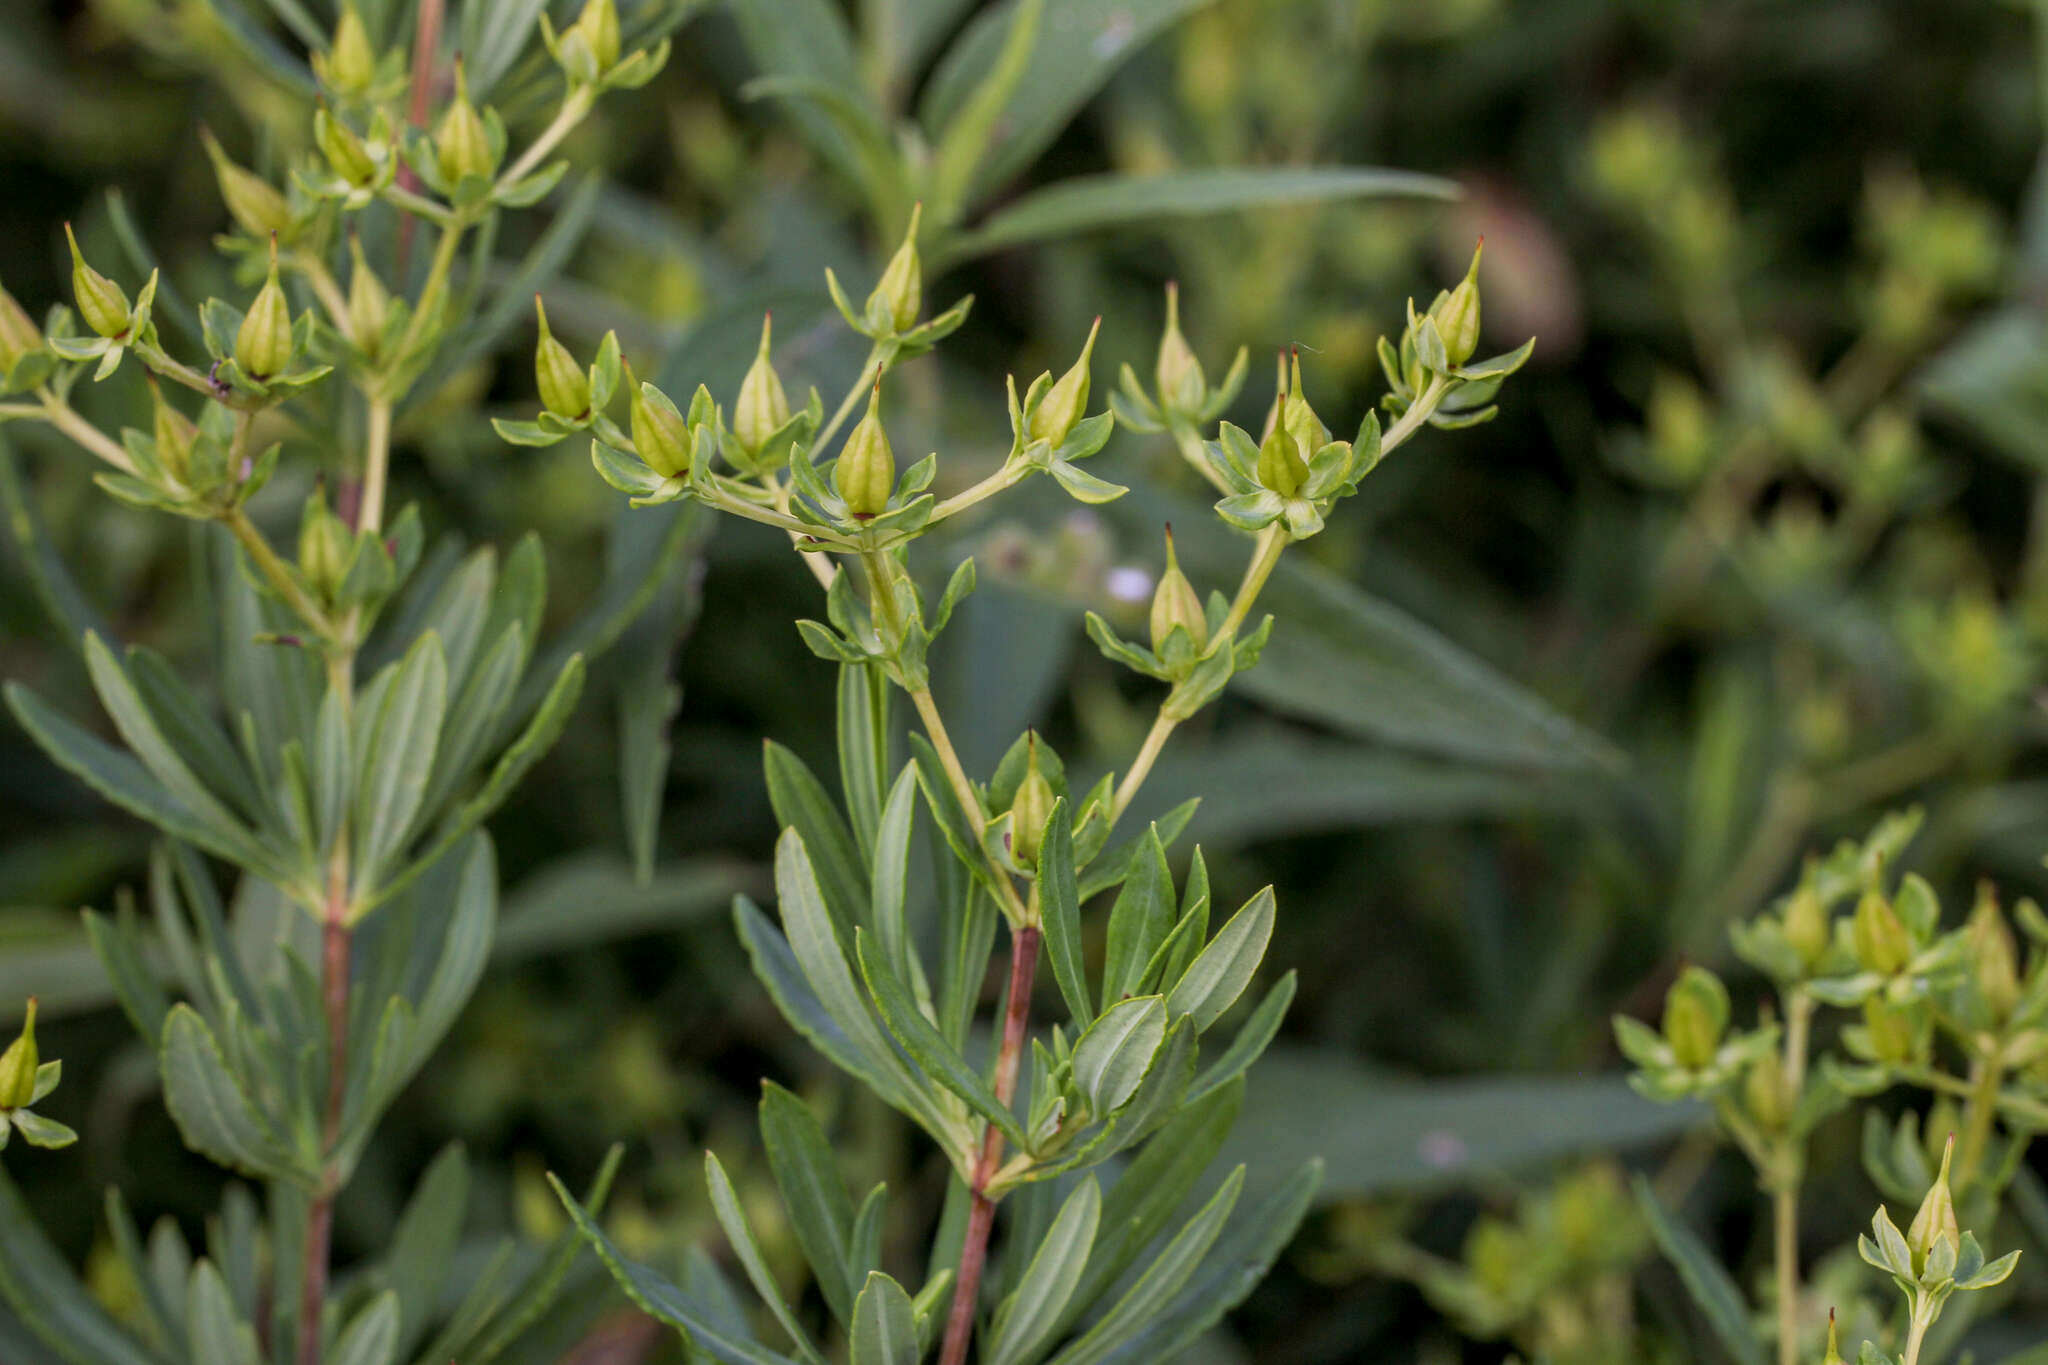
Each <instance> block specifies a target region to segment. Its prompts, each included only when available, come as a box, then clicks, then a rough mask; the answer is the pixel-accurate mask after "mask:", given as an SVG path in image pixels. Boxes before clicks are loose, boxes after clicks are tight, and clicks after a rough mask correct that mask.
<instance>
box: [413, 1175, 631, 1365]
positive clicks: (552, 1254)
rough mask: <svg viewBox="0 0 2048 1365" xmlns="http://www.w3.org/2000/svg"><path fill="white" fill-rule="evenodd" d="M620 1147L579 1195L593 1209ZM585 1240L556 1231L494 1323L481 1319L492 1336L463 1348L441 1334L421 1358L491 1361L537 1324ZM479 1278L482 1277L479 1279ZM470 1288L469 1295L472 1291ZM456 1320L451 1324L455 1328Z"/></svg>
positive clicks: (469, 1363) (479, 1325) (474, 1363)
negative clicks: (551, 1240) (440, 1338)
mask: <svg viewBox="0 0 2048 1365" xmlns="http://www.w3.org/2000/svg"><path fill="white" fill-rule="evenodd" d="M625 1152H626V1149H625V1147H624V1146H622V1145H620V1144H618V1143H614V1144H612V1146H611V1148H610V1149H609V1150H608V1151H606V1152H605V1156H604V1162H603V1164H602V1165H600V1166H599V1167H598V1169H597V1175H596V1176H595V1177H594V1178H593V1179H592V1180H591V1182H590V1192H589V1193H588V1194H586V1195H584V1196H583V1203H584V1206H585V1207H586V1208H588V1209H590V1210H591V1211H592V1212H593V1213H594V1212H596V1211H598V1210H600V1209H602V1208H603V1207H604V1202H605V1200H606V1198H608V1197H609V1196H610V1194H611V1189H612V1180H613V1178H614V1177H616V1176H617V1175H618V1173H619V1162H620V1160H621V1159H622V1158H623V1157H624V1156H625ZM582 1246H583V1238H582V1236H581V1235H580V1234H579V1232H578V1231H577V1229H576V1228H574V1227H569V1228H564V1229H563V1230H562V1231H561V1232H560V1233H559V1234H557V1235H556V1237H555V1240H554V1243H553V1245H552V1246H550V1247H549V1249H548V1253H547V1255H545V1256H544V1257H542V1258H541V1260H540V1262H539V1263H538V1264H536V1265H535V1266H534V1267H533V1269H532V1271H531V1272H530V1273H528V1274H527V1276H526V1277H525V1278H524V1279H523V1280H521V1281H520V1282H519V1284H518V1285H516V1286H515V1287H514V1288H513V1290H512V1292H511V1293H509V1294H508V1295H507V1296H506V1298H505V1300H504V1302H505V1303H506V1304H508V1305H509V1307H508V1308H507V1309H506V1311H505V1312H503V1313H502V1314H496V1315H495V1320H494V1321H489V1322H487V1321H486V1320H483V1319H479V1320H478V1321H477V1322H476V1324H475V1325H476V1329H477V1330H478V1331H481V1330H482V1329H483V1328H484V1327H485V1326H487V1325H488V1326H490V1327H491V1332H490V1335H489V1336H487V1337H485V1338H484V1339H483V1340H482V1342H481V1343H479V1344H478V1345H477V1346H475V1347H473V1348H469V1349H467V1350H465V1349H464V1348H465V1346H467V1342H468V1337H467V1336H460V1337H455V1336H452V1335H451V1334H450V1333H447V1332H444V1333H443V1337H444V1338H447V1339H442V1340H437V1341H436V1342H435V1343H434V1345H435V1346H436V1347H439V1348H440V1349H437V1350H429V1351H425V1352H423V1353H422V1354H421V1356H420V1359H422V1360H427V1361H440V1360H457V1359H459V1360H461V1361H462V1362H463V1365H490V1362H491V1361H492V1360H494V1359H496V1358H497V1357H498V1356H499V1355H500V1354H502V1353H503V1352H504V1351H505V1350H506V1349H507V1348H508V1347H510V1346H511V1345H512V1344H513V1343H514V1342H517V1341H520V1340H522V1339H523V1338H524V1337H525V1336H526V1334H527V1331H528V1330H529V1329H530V1328H532V1327H533V1326H534V1324H535V1323H537V1322H539V1321H540V1319H541V1317H542V1316H543V1315H544V1314H545V1313H546V1312H547V1311H548V1309H549V1308H550V1307H551V1306H552V1305H553V1304H554V1302H555V1299H556V1297H557V1296H558V1295H559V1294H560V1293H561V1290H562V1283H563V1281H564V1280H566V1279H567V1278H568V1276H569V1271H570V1268H571V1267H572V1266H574V1264H575V1263H576V1257H577V1253H578V1252H579V1251H580V1250H581V1249H582ZM480 1278H481V1277H480ZM475 1292H476V1291H475V1290H474V1289H472V1290H471V1293H472V1295H474V1294H475ZM454 1325H455V1324H454V1323H453V1322H451V1323H450V1326H451V1327H453V1326H454Z"/></svg>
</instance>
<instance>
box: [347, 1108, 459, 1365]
mask: <svg viewBox="0 0 2048 1365" xmlns="http://www.w3.org/2000/svg"><path fill="white" fill-rule="evenodd" d="M468 1205H469V1163H468V1161H467V1159H466V1158H465V1157H464V1155H463V1151H462V1144H461V1143H459V1142H451V1143H449V1144H448V1145H447V1146H446V1147H443V1148H442V1149H441V1154H440V1155H439V1156H437V1157H435V1158H434V1160H433V1163H432V1164H431V1165H429V1166H428V1167H427V1170H426V1174H425V1175H424V1176H422V1177H421V1178H420V1182H419V1184H418V1186H417V1187H416V1188H415V1189H414V1190H413V1194H412V1198H411V1199H409V1200H407V1201H406V1205H405V1212H404V1213H403V1214H401V1215H400V1216H399V1219H398V1226H397V1227H396V1228H395V1229H393V1230H392V1234H391V1245H390V1249H389V1250H387V1251H386V1252H385V1254H384V1266H383V1270H382V1273H381V1278H382V1280H383V1283H384V1285H385V1286H386V1288H387V1289H389V1290H391V1291H392V1292H393V1294H394V1295H395V1298H394V1300H393V1306H394V1308H395V1310H396V1312H395V1315H394V1318H393V1322H392V1352H391V1353H392V1354H394V1355H395V1354H397V1353H398V1352H399V1351H400V1350H403V1349H405V1348H406V1347H408V1346H410V1345H411V1344H412V1343H413V1342H414V1341H416V1340H417V1339H418V1338H419V1335H420V1333H421V1332H422V1331H424V1330H425V1328H426V1325H427V1322H428V1319H429V1317H430V1315H431V1314H432V1312H433V1310H434V1307H435V1305H436V1303H437V1302H438V1296H439V1294H440V1292H441V1285H442V1282H443V1281H444V1280H446V1278H447V1275H448V1268H449V1265H450V1263H451V1261H452V1259H453V1257H454V1255H455V1248H456V1244H457V1242H458V1241H459V1240H460V1238H461V1235H462V1216H463V1213H464V1211H465V1210H466V1209H467V1208H468ZM351 1330H353V1329H351Z"/></svg>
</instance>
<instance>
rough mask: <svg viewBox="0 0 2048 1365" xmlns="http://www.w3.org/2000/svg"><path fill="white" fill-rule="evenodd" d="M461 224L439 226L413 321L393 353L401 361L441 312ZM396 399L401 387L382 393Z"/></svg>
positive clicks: (400, 394) (400, 392) (407, 326)
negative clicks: (388, 392)
mask: <svg viewBox="0 0 2048 1365" xmlns="http://www.w3.org/2000/svg"><path fill="white" fill-rule="evenodd" d="M462 230H463V229H462V224H460V223H457V222H449V223H447V224H445V225H444V226H443V227H442V229H441V240H440V241H439V242H438V243H436V244H435V246H434V259H433V262H432V264H430V265H429V266H428V267H427V279H426V283H425V284H423V285H421V286H420V297H419V302H418V304H417V305H415V306H414V308H413V312H412V321H410V322H408V323H407V324H406V326H405V335H404V336H403V337H402V338H400V340H399V343H398V350H397V351H396V352H395V354H396V355H397V356H398V357H399V358H400V359H401V360H402V359H403V358H404V357H406V356H409V355H411V354H412V351H413V348H414V347H415V346H416V345H417V344H418V343H419V342H420V341H421V340H422V339H423V338H424V336H425V333H426V328H427V327H428V326H429V325H430V322H432V321H434V320H436V315H437V314H438V313H439V312H440V311H441V299H442V296H443V295H444V294H446V293H447V290H448V272H449V271H450V270H451V269H453V268H454V266H455V252H456V250H457V248H459V247H460V246H461V245H462ZM384 396H385V397H386V398H387V399H390V400H395V399H398V398H401V397H403V396H404V392H403V390H401V391H399V392H397V393H392V394H387V395H384Z"/></svg>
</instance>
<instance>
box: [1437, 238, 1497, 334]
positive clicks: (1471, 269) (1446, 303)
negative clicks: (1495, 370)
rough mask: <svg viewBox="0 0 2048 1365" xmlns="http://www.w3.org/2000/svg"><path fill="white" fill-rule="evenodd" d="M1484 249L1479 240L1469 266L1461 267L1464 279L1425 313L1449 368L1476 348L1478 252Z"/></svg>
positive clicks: (1483, 242) (1481, 240)
mask: <svg viewBox="0 0 2048 1365" xmlns="http://www.w3.org/2000/svg"><path fill="white" fill-rule="evenodd" d="M1485 249H1486V239H1485V238H1484V237H1481V238H1480V239H1479V245H1478V246H1476V247H1474V248H1472V264H1471V265H1469V266H1467V267H1466V268H1465V278H1464V279H1462V280H1459V281H1458V287H1457V288H1455V289H1453V290H1452V291H1451V292H1450V293H1449V294H1446V295H1445V296H1444V297H1443V298H1442V299H1440V300H1438V302H1437V305H1436V306H1435V307H1434V308H1432V309H1430V310H1429V311H1430V316H1432V317H1434V318H1435V319H1436V331H1437V335H1438V336H1440V337H1442V338H1443V341H1444V354H1445V355H1446V356H1448V357H1449V358H1450V362H1451V363H1452V364H1453V365H1462V364H1464V363H1465V362H1466V361H1468V360H1470V359H1471V358H1472V353H1473V352H1474V351H1476V350H1478V349H1479V253H1480V252H1482V251H1484V250H1485Z"/></svg>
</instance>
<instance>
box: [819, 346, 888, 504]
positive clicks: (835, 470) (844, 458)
mask: <svg viewBox="0 0 2048 1365" xmlns="http://www.w3.org/2000/svg"><path fill="white" fill-rule="evenodd" d="M881 400H882V383H881V381H880V380H876V381H875V387H874V389H873V390H872V391H871V392H870V393H869V394H868V410H867V415H866V416H864V417H862V418H861V419H860V422H859V424H858V425H857V426H855V427H854V429H853V432H852V434H851V435H849V436H848V437H847V438H846V445H845V447H844V448H843V449H842V450H840V452H839V460H838V462H837V463H836V464H834V465H833V466H832V486H833V487H834V488H836V489H838V490H839V496H840V497H841V498H844V499H845V500H846V509H847V510H848V511H849V512H851V513H853V515H854V516H856V517H858V518H860V519H861V520H862V521H866V520H867V519H868V518H869V517H873V516H878V515H880V514H881V513H882V512H883V511H885V510H886V509H887V508H888V506H889V494H890V493H892V492H893V491H895V488H896V452H895V451H893V450H891V449H890V448H889V433H888V432H886V431H884V430H882V417H881V413H880V411H879V409H880V405H881Z"/></svg>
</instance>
